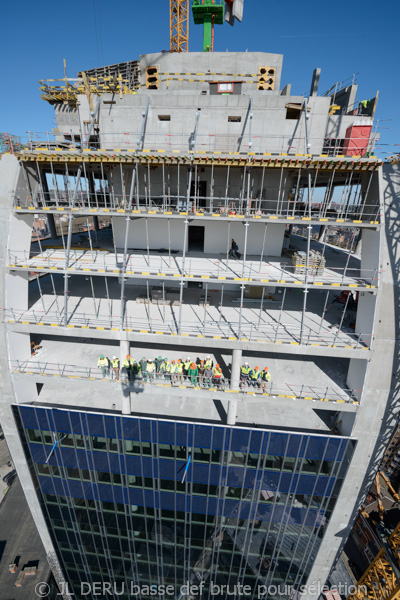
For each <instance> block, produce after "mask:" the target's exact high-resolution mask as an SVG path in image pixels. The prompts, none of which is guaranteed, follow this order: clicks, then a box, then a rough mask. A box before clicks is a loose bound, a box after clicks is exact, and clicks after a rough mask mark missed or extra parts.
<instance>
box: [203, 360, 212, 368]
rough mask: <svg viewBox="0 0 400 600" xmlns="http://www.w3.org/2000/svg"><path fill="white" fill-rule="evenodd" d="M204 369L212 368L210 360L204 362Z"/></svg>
mask: <svg viewBox="0 0 400 600" xmlns="http://www.w3.org/2000/svg"><path fill="white" fill-rule="evenodd" d="M204 366H205V368H206V369H207V368H208V369H211V368H212V360H206V362H205V364H204Z"/></svg>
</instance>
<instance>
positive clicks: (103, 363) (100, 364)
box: [97, 358, 108, 367]
mask: <svg viewBox="0 0 400 600" xmlns="http://www.w3.org/2000/svg"><path fill="white" fill-rule="evenodd" d="M97 366H98V367H108V360H107V359H106V358H99V361H98V363H97Z"/></svg>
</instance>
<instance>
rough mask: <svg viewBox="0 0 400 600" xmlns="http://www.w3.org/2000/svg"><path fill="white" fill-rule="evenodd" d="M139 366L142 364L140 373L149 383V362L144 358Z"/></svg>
mask: <svg viewBox="0 0 400 600" xmlns="http://www.w3.org/2000/svg"><path fill="white" fill-rule="evenodd" d="M139 364H140V372H141V373H142V378H143V379H144V380H145V381H147V360H146V358H145V357H144V356H143V358H142V360H141V361H140V363H139Z"/></svg>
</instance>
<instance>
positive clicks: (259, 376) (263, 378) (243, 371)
mask: <svg viewBox="0 0 400 600" xmlns="http://www.w3.org/2000/svg"><path fill="white" fill-rule="evenodd" d="M270 381H271V375H270V374H269V372H268V367H264V370H263V371H260V369H259V368H258V367H254V369H252V368H251V367H250V366H249V363H248V362H245V363H244V365H242V366H241V367H240V387H241V388H243V387H245V386H246V385H248V386H252V387H256V388H260V389H261V390H266V389H267V384H268V383H269V382H270Z"/></svg>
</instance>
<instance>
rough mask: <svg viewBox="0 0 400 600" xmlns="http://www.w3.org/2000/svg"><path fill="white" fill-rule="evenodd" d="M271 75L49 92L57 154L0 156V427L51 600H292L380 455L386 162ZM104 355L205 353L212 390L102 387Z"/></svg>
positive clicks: (144, 70)
mask: <svg viewBox="0 0 400 600" xmlns="http://www.w3.org/2000/svg"><path fill="white" fill-rule="evenodd" d="M199 4H201V3H199ZM206 4H207V2H206ZM217 4H218V3H217ZM213 24H214V23H213V22H211V25H213ZM205 44H206V46H207V44H208V42H207V40H206V41H205ZM205 49H207V48H205ZM282 60H283V57H282V55H278V54H271V53H265V52H246V53H229V52H226V53H225V52H224V53H218V52H204V53H200V52H190V53H189V52H170V53H155V54H147V55H143V56H141V57H140V58H139V59H138V60H137V61H132V62H126V63H122V64H118V65H111V66H105V67H102V68H99V69H93V70H91V71H85V72H81V73H79V76H78V78H77V79H73V80H69V79H68V78H67V77H66V78H64V79H62V80H59V81H55V80H46V81H42V82H41V93H42V97H43V98H44V100H46V101H48V102H49V103H50V104H52V105H53V106H54V110H55V116H56V120H57V128H56V129H55V130H54V135H55V141H53V142H48V143H46V144H41V145H39V144H37V143H35V142H33V141H31V142H30V143H29V144H28V145H27V146H25V147H24V148H23V149H21V150H19V151H18V152H16V153H14V154H8V155H7V154H5V155H3V156H2V159H1V161H0V172H1V180H0V194H1V195H0V202H1V212H0V219H1V228H2V231H3V232H4V233H3V236H2V239H3V240H6V243H4V244H3V245H2V247H1V263H0V265H1V270H2V274H1V278H0V281H1V284H0V285H1V300H2V303H1V307H2V315H3V319H2V321H3V325H2V334H1V338H0V340H1V342H0V343H1V347H0V348H1V379H2V382H3V397H2V404H1V421H2V426H3V429H4V432H5V434H6V437H7V442H8V445H9V447H10V451H11V454H12V457H13V460H14V463H15V466H16V468H17V471H18V475H19V477H20V479H21V482H22V485H23V488H24V490H25V494H26V497H27V500H28V503H29V506H30V509H31V511H32V514H33V517H34V519H35V521H36V524H37V526H38V530H39V532H40V535H41V537H42V541H43V544H44V547H45V549H46V552H47V554H48V557H49V562H50V564H51V566H52V568H53V572H54V573H55V575H56V577H57V579H58V581H59V584H60V586H61V588H62V589H64V598H68V597H70V596H69V594H68V591H65V590H66V587H65V586H64V587H63V586H62V583H63V582H67V583H68V586H69V590H70V592H71V593H72V592H73V593H75V595H76V596H75V597H77V598H79V597H80V596H79V594H80V591H79V590H80V589H81V588H80V586H81V584H82V582H89V583H93V582H99V581H100V582H112V583H115V584H116V585H117V586H118V589H120V587H121V586H123V585H125V586H128V587H126V588H125V595H118V596H117V595H116V594H115V595H114V597H115V598H121V597H122V598H128V597H130V596H129V593H128V592H127V591H126V590H129V586H130V585H131V583H132V582H133V583H134V584H135V585H143V584H147V585H150V584H151V585H166V584H168V585H172V586H174V588H175V591H176V597H179V594H180V593H181V594H183V596H185V594H184V593H183V592H180V591H179V590H180V586H182V585H183V584H185V583H186V582H192V583H196V584H200V583H201V584H202V591H201V593H200V592H198V593H197V594H192V596H195V597H206V596H208V595H209V594H210V593H211V591H210V588H211V584H212V583H213V584H215V585H229V586H233V585H236V584H237V583H240V584H243V585H250V586H251V589H252V590H253V592H252V593H253V597H257V590H258V586H264V587H265V592H264V595H263V597H265V598H278V597H279V598H282V597H285V596H284V595H282V594H278V593H277V592H276V589H275V592H273V591H267V590H268V589H269V590H273V587H270V586H275V587H276V586H279V585H280V586H285V585H286V586H289V587H290V589H291V590H294V591H295V593H294V592H293V591H290V592H289V591H288V592H287V596H286V597H287V598H295V597H299V595H298V593H297V592H298V591H299V590H300V591H301V586H304V585H306V584H307V583H311V582H319V583H320V584H321V585H323V584H324V583H325V581H326V579H327V577H328V576H329V573H330V571H331V569H332V567H333V565H334V564H335V561H336V557H337V556H338V553H339V551H340V550H341V548H342V545H343V543H344V541H345V540H346V537H347V535H348V533H349V531H350V529H351V526H352V522H353V520H354V518H355V516H356V514H357V508H358V506H359V504H360V502H361V500H362V499H363V497H364V496H365V493H366V491H367V490H368V489H369V487H370V484H371V480H372V479H373V476H374V472H375V471H376V469H377V467H378V465H379V462H380V460H381V458H382V455H383V451H384V447H385V445H386V444H387V442H388V439H389V437H390V435H391V432H392V429H393V426H394V423H395V400H396V398H397V387H396V386H397V384H396V383H395V380H394V379H393V373H394V372H395V370H396V368H397V361H398V356H397V352H398V347H397V342H396V339H397V337H398V330H397V327H398V319H397V317H396V315H397V310H398V296H397V294H398V291H397V287H395V285H394V284H397V282H398V281H397V280H398V263H397V252H398V250H397V236H396V227H395V224H396V222H397V220H398V203H397V202H396V194H398V192H399V176H398V173H399V170H398V166H397V165H391V164H382V161H381V160H379V159H378V158H377V157H376V156H374V153H373V144H374V140H373V135H372V124H373V118H374V113H375V107H376V99H374V100H372V101H370V102H368V103H364V104H361V103H359V102H358V101H357V84H355V83H352V84H350V85H348V86H345V87H341V86H335V87H334V89H333V90H330V91H329V92H328V93H326V94H324V95H322V94H320V93H319V89H318V87H319V86H318V82H319V69H315V71H314V73H310V82H309V84H310V93H309V95H308V96H307V97H306V98H305V97H303V96H299V95H292V93H291V86H290V84H286V85H285V86H282V83H281V80H282ZM44 217H47V221H48V228H49V231H50V234H49V236H48V237H47V238H46V239H43V236H40V235H38V233H37V232H36V230H35V226H34V224H35V223H37V222H39V221H40V219H42V218H44ZM294 226H297V227H299V228H301V227H302V228H303V229H302V230H301V231H300V230H299V231H298V232H297V234H294V232H293V228H294ZM316 227H318V228H319V229H318V239H313V236H312V230H313V228H314V229H315V228H316ZM332 228H333V229H334V231H335V234H336V233H337V235H338V236H339V237H340V230H345V231H346V235H347V234H348V232H349V231H352V232H353V234H348V237H347V238H346V239H347V247H348V249H347V250H345V249H343V248H338V247H335V246H333V245H332V244H330V243H328V241H327V240H328V239H329V233H330V230H331V229H332ZM233 241H234V242H235V244H236V245H237V246H238V251H237V253H236V254H235V253H233V252H232V242H233ZM356 248H357V250H358V251H360V252H359V254H355V250H356ZM32 274H33V276H32ZM32 343H33V345H34V346H35V351H34V354H32V347H31V344H32ZM100 355H105V356H109V357H112V356H117V357H118V358H119V359H120V361H121V365H122V363H123V361H124V360H125V357H126V356H127V355H130V356H131V357H132V358H135V359H136V360H138V361H139V360H140V359H141V358H142V357H143V356H144V357H150V358H154V357H158V356H162V357H167V358H168V360H170V361H172V360H177V359H178V358H183V359H184V358H186V356H188V357H190V359H191V360H196V359H197V358H198V357H199V358H202V359H205V358H206V357H207V356H210V357H211V358H210V360H212V361H213V362H214V364H216V363H218V364H219V365H220V366H221V368H222V372H223V375H224V377H223V383H221V382H218V384H216V382H215V381H213V384H212V385H211V386H205V385H202V382H201V381H200V380H199V381H197V382H196V381H192V382H191V381H190V380H184V379H183V380H179V381H177V382H176V381H174V380H171V379H168V378H164V377H162V376H160V377H158V378H157V377H155V378H150V377H147V378H145V377H142V378H139V379H136V380H135V381H130V380H129V379H123V378H122V377H120V378H119V379H116V378H115V377H113V374H112V371H110V372H109V374H108V375H107V376H106V377H104V378H103V373H101V371H100V369H98V368H97V362H98V359H99V356H100ZM244 362H248V363H249V365H250V367H251V368H254V367H255V366H260V369H262V368H264V366H267V367H268V368H269V372H270V374H271V380H270V381H269V383H268V385H267V386H264V387H260V386H258V385H256V384H255V385H251V386H249V385H248V384H247V382H244V383H243V382H242V384H241V382H240V374H241V366H242V365H243V364H244ZM262 589H264V588H262ZM296 594H297V595H296ZM186 595H187V596H188V597H189V596H190V594H186ZM85 597H89V598H91V597H93V598H94V597H95V596H94V595H92V596H91V595H90V594H89V595H87V596H85ZM142 597H146V594H145V593H144V594H143V595H142ZM316 597H317V596H316V592H315V591H314V592H312V591H308V592H306V593H305V595H303V598H306V599H311V598H316Z"/></svg>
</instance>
